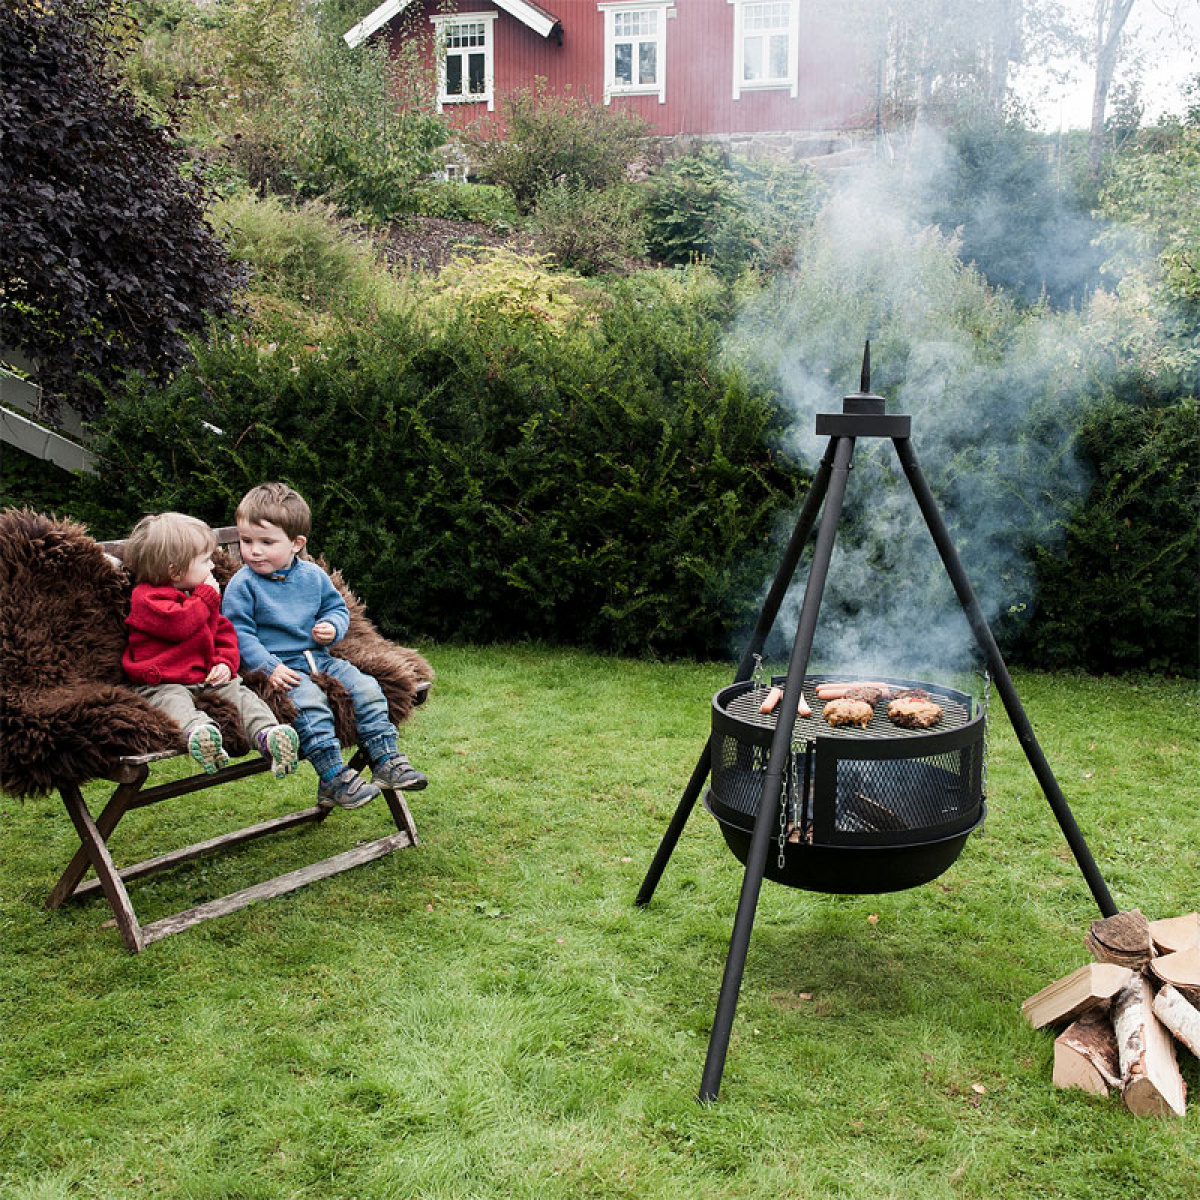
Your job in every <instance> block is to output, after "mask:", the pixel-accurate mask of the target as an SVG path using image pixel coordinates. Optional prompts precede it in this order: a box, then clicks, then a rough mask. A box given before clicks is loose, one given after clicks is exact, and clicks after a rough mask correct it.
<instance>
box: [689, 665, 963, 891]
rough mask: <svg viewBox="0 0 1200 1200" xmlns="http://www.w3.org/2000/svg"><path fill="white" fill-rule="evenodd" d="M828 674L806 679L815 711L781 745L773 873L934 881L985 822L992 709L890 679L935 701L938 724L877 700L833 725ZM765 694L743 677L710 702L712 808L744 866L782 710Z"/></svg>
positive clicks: (817, 881) (839, 881)
mask: <svg viewBox="0 0 1200 1200" xmlns="http://www.w3.org/2000/svg"><path fill="white" fill-rule="evenodd" d="M825 681H826V680H825V677H819V676H818V677H814V676H810V677H808V678H807V679H806V680H805V681H804V692H805V700H806V701H807V702H808V705H809V708H810V709H811V713H810V715H807V716H804V715H801V716H799V717H797V718H796V721H795V724H794V727H793V729H792V731H791V736H790V737H789V739H788V741H787V743H786V744H785V745H784V746H783V747H782V748H781V751H780V752H781V753H783V752H785V761H784V762H783V763H781V764H779V767H778V771H779V774H778V775H776V777H775V778H776V779H777V780H779V784H778V786H779V788H780V791H779V793H778V796H779V804H778V806H776V805H775V804H774V802H772V809H773V811H772V812H771V813H769V814H767V819H768V820H769V821H770V822H771V830H770V836H771V841H772V846H771V848H770V850H769V852H768V861H767V866H766V877H767V878H768V879H772V880H774V881H775V882H777V883H783V884H787V885H789V886H791V887H801V888H807V889H809V890H810V891H818V892H841V893H847V894H862V893H871V892H894V891H900V890H901V889H903V888H910V887H916V886H917V885H918V884H922V883H927V882H928V881H929V880H930V879H933V878H935V877H936V876H937V875H940V874H941V873H942V872H943V871H944V870H946V868H947V867H949V866H950V864H951V863H953V862H954V860H955V859H956V858H957V857H958V855H959V853H960V852H961V850H962V848H963V845H964V843H965V842H966V840H967V838H968V837H969V836H970V834H971V832H972V830H974V829H977V828H978V827H979V825H980V823H981V822H982V820H983V812H984V805H983V786H982V783H983V770H982V768H983V747H984V721H985V716H984V713H983V712H982V711H981V710H980V709H979V707H978V706H977V705H976V704H975V703H974V701H973V700H972V698H971V697H970V696H969V695H967V694H966V693H964V692H960V691H958V690H956V689H954V688H949V687H944V686H941V685H938V684H933V683H922V682H920V681H916V680H900V679H889V680H884V681H883V682H884V683H886V684H887V685H889V686H890V687H891V688H892V689H893V690H897V689H899V688H913V687H920V688H921V690H922V691H924V692H926V693H927V694H928V695H929V696H930V697H931V698H932V699H934V700H935V702H936V703H937V704H938V706H939V707H940V709H941V710H942V711H941V715H940V716H939V717H938V719H937V720H936V721H935V722H934V724H933V725H932V726H931V727H928V728H919V729H912V728H908V727H900V726H898V725H896V724H893V723H892V721H890V720H889V719H888V717H887V706H886V704H885V703H884V702H882V701H881V702H880V703H878V704H876V705H875V709H874V713H873V715H872V716H871V719H870V721H869V722H867V723H866V724H865V725H863V726H861V727H859V726H857V725H855V726H849V727H848V726H839V727H837V728H833V727H831V726H830V725H829V724H827V723H826V722H825V721H824V720H823V719H822V716H821V713H822V709H823V702H822V701H821V700H820V698H819V697H818V696H817V688H818V687H820V685H821V684H822V683H823V682H825ZM783 682H784V680H783V678H782V677H778V678H776V679H773V680H772V681H771V683H772V684H776V685H780V684H782V683H783ZM842 682H852V681H850V680H845V679H843V680H842ZM765 695H766V687H765V685H762V684H755V683H754V682H751V681H742V682H739V683H735V684H732V685H731V686H729V687H725V688H722V689H721V690H720V691H719V692H717V694H716V695H715V696H714V697H713V704H712V738H711V771H710V775H709V789H708V793H707V795H706V796H705V807H706V808H708V810H709V812H711V813H712V814H713V816H714V817H715V818H716V819H717V821H718V822H719V823H720V825H721V832H722V834H723V835H724V837H725V840H726V842H727V843H728V844H729V848H730V849H731V850H732V851H733V853H734V854H735V855H736V856H737V857H738V858H739V859H740V860H741V861H742V862H743V863H744V862H745V861H746V856H747V854H748V852H749V846H750V835H751V833H752V832H753V830H754V823H755V819H756V817H757V816H758V811H759V809H760V807H761V806H762V803H763V794H764V791H765V788H766V780H767V776H768V774H769V771H768V768H769V767H770V765H771V764H770V759H771V755H772V753H775V752H776V751H774V749H773V747H774V742H775V732H776V729H775V726H776V717H777V714H776V713H775V712H774V711H773V712H771V713H769V714H764V713H763V712H762V711H761V702H762V699H763V697H764V696H765ZM781 837H782V839H783V865H782V866H780V865H779V854H780V846H779V839H780V838H781Z"/></svg>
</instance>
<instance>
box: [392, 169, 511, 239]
mask: <svg viewBox="0 0 1200 1200" xmlns="http://www.w3.org/2000/svg"><path fill="white" fill-rule="evenodd" d="M414 211H415V212H418V213H420V214H421V216H423V217H444V218H446V219H448V220H452V221H474V222H475V223H476V224H478V225H487V226H488V227H489V228H491V229H495V230H497V231H498V232H500V233H507V232H509V230H511V229H513V228H514V227H515V226H516V224H517V222H518V221H519V220H520V213H518V212H517V207H516V204H515V203H514V202H513V198H512V195H511V193H510V192H508V191H507V190H506V189H505V188H502V187H499V186H497V185H496V184H490V183H457V182H449V183H434V182H432V181H425V182H423V183H422V184H421V185H420V186H419V187H418V188H417V190H416V192H415V193H414Z"/></svg>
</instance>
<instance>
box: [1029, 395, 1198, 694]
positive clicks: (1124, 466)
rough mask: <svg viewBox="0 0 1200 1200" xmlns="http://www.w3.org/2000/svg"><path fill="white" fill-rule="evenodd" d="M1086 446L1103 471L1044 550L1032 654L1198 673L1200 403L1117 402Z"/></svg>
mask: <svg viewBox="0 0 1200 1200" xmlns="http://www.w3.org/2000/svg"><path fill="white" fill-rule="evenodd" d="M1080 442H1081V446H1082V448H1083V450H1084V453H1085V454H1086V456H1087V457H1088V459H1089V460H1090V462H1091V463H1092V466H1093V469H1094V470H1095V473H1096V478H1095V482H1094V484H1093V486H1092V489H1091V491H1090V493H1089V495H1088V497H1087V499H1086V501H1085V502H1084V503H1083V504H1081V505H1080V506H1079V509H1078V511H1077V512H1076V513H1075V515H1074V517H1073V518H1072V520H1071V522H1070V524H1069V526H1068V533H1067V543H1066V547H1065V549H1064V551H1063V553H1062V554H1061V555H1051V554H1048V553H1046V552H1044V551H1043V552H1039V554H1038V555H1037V571H1038V612H1037V614H1036V617H1035V620H1034V622H1033V624H1032V625H1031V626H1030V628H1029V630H1028V632H1027V634H1026V637H1025V639H1024V641H1023V644H1022V646H1021V647H1020V650H1021V653H1022V654H1023V656H1024V657H1026V658H1028V659H1029V660H1030V661H1032V662H1035V663H1039V664H1040V665H1043V666H1048V667H1064V666H1076V667H1083V668H1085V669H1087V670H1089V671H1120V670H1129V669H1132V668H1149V669H1151V670H1157V671H1166V672H1176V673H1179V674H1183V675H1191V676H1194V675H1195V674H1196V670H1197V657H1198V655H1197V580H1198V579H1200V558H1198V555H1200V406H1198V404H1197V401H1196V399H1195V398H1190V399H1184V400H1181V401H1179V402H1177V403H1175V404H1173V405H1170V406H1167V407H1163V408H1137V407H1133V406H1130V405H1125V404H1121V403H1118V402H1111V403H1109V404H1106V405H1104V406H1103V407H1102V408H1100V409H1098V410H1097V411H1095V412H1094V413H1092V414H1091V415H1090V417H1089V418H1088V419H1087V421H1086V422H1085V424H1084V427H1083V429H1082V431H1081V434H1080Z"/></svg>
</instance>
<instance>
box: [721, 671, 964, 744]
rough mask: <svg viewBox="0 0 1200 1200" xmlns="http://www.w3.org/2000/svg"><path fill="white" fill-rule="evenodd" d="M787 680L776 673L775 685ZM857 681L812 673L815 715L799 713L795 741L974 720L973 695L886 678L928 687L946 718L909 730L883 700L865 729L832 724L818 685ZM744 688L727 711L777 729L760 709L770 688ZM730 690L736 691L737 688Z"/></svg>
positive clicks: (890, 734) (808, 682)
mask: <svg viewBox="0 0 1200 1200" xmlns="http://www.w3.org/2000/svg"><path fill="white" fill-rule="evenodd" d="M785 679H786V676H784V675H776V676H775V677H774V678H772V680H771V685H772V686H778V687H782V686H783V684H784V681H785ZM853 682H855V681H854V680H852V679H848V678H847V677H846V676H844V675H809V676H808V677H807V678H806V679H805V681H804V689H803V691H804V699H805V700H807V701H808V705H809V707H810V708H811V709H812V710H813V715H812V716H811V717H802V716H799V715H797V717H796V724H795V726H794V732H793V734H792V741H793V742H805V741H809V740H810V739H812V738H816V737H835V738H854V739H864V738H865V739H870V738H897V737H901V738H903V737H922V736H924V735H926V734H928V733H931V732H939V731H942V730H946V729H956V728H957V727H958V726H960V725H965V724H966V723H967V722H968V721H969V720H970V719H971V701H970V697H968V696H965V695H963V693H961V692H952V691H949V690H947V689H945V688H939V687H937V686H935V685H934V684H931V683H913V682H911V681H908V682H905V681H900V680H886V679H885V680H880V682H882V683H888V684H890V685H891V686H892V688H893V689H895V688H901V687H921V688H924V689H925V691H927V692H928V693H929V698H930V699H931V700H932V701H933V702H934V703H935V704H940V705H941V706H942V719H941V720H940V721H939V722H938V723H937V724H936V725H934V726H933V727H932V729H905V728H904V727H903V726H902V725H896V724H894V723H893V722H892V721H890V720H888V715H887V701H886V700H881V701H880V702H879V703H878V704H877V705H876V706H875V714H874V716H872V718H871V721H870V724H869V725H867V727H866V728H865V729H860V728H858V726H856V725H838V726H833V725H830V724H829V722H828V721H825V720H823V719H822V717H821V710H822V709H823V708H824V707H825V703H826V702H825V701H824V700H818V699H817V688H818V687H819V686H820V685H821V684H823V683H853ZM743 687H744V688H745V689H746V690H744V691H742V692H740V693H739V694H737V695H734V696H731V697H726V698H725V700H724V705H723V707H724V709H725V711H726V712H727V713H728V714H729V715H730V716H731V717H734V718H735V719H736V720H738V721H741V722H744V723H745V724H747V725H753V726H755V727H757V728H759V729H769V730H774V728H775V725H776V721H777V718H776V713H773V712H771V713H761V712H759V711H758V706H759V705H760V704H761V703H762V702H763V697H764V696H765V695H766V694H767V693H766V688H765V687H764V688H762V689H761V690H756V689H755V688H754V686H753V685H752V684H745V685H743ZM729 690H730V691H732V690H733V689H729Z"/></svg>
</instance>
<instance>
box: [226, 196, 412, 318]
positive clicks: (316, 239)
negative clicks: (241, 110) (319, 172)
mask: <svg viewBox="0 0 1200 1200" xmlns="http://www.w3.org/2000/svg"><path fill="white" fill-rule="evenodd" d="M214 215H215V216H216V218H217V219H218V220H220V221H222V222H226V223H228V228H229V231H230V233H229V239H230V247H231V252H232V254H233V257H234V258H235V259H237V260H238V261H239V262H242V263H244V264H245V265H246V266H247V268H248V269H249V271H250V285H251V288H252V289H253V290H254V291H255V292H259V293H266V294H267V295H271V296H275V297H279V298H280V299H284V300H290V301H294V302H296V303H298V304H302V305H304V306H305V307H307V308H308V309H310V310H312V309H316V310H320V311H322V312H333V311H337V312H345V311H347V310H356V309H362V308H372V307H379V306H380V305H384V306H389V305H391V306H394V305H395V304H398V303H399V302H400V300H399V297H400V295H401V292H400V288H399V286H398V285H397V283H396V282H395V281H394V280H393V279H392V277H391V276H390V275H389V273H388V271H387V268H386V267H385V266H384V265H383V264H382V263H381V262H380V259H379V256H378V254H377V252H376V250H375V248H374V246H373V245H372V244H371V243H370V241H369V240H367V239H366V238H364V237H363V236H361V234H356V233H355V232H354V231H353V230H352V229H351V228H350V227H349V225H348V223H347V222H346V221H344V220H342V219H340V218H339V217H338V215H337V212H336V210H335V209H334V208H333V207H332V206H331V205H329V204H325V203H322V202H321V201H318V200H310V201H307V202H305V203H303V204H300V205H297V206H295V207H293V206H291V205H289V204H287V203H285V202H283V201H281V200H279V199H278V198H275V197H267V198H264V199H258V198H257V197H255V196H253V195H245V196H241V197H238V198H237V199H234V200H229V201H226V202H224V203H222V204H219V205H218V206H217V207H216V209H215V210H214Z"/></svg>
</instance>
